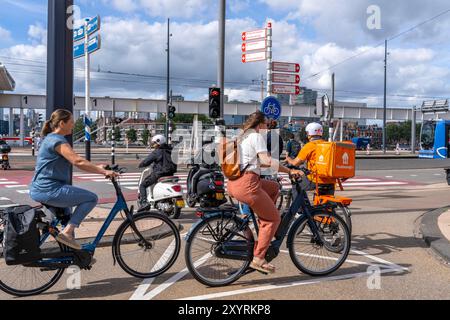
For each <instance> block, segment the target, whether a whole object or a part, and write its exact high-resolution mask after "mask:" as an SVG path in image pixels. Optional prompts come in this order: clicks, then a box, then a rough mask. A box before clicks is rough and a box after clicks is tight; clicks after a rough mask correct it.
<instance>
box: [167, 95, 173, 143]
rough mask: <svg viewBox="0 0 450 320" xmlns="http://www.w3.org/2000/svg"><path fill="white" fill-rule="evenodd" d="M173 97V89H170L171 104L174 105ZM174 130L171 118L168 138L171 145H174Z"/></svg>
mask: <svg viewBox="0 0 450 320" xmlns="http://www.w3.org/2000/svg"><path fill="white" fill-rule="evenodd" d="M172 100H173V98H172V90H170V105H172V103H173V101H172ZM172 131H173V128H172V120H170V119H169V134H168V136H169V137H168V139H167V143H168V144H169V146H171V145H172Z"/></svg>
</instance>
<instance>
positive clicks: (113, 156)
mask: <svg viewBox="0 0 450 320" xmlns="http://www.w3.org/2000/svg"><path fill="white" fill-rule="evenodd" d="M112 120H113V121H112V133H111V140H112V141H111V164H112V165H115V164H116V150H115V149H116V101H115V100H113V113H112Z"/></svg>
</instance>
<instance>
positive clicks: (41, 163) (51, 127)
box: [30, 110, 117, 250]
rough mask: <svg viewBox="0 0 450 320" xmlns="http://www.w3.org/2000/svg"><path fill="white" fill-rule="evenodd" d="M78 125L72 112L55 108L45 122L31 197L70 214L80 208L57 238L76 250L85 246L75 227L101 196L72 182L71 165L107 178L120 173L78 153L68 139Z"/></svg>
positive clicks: (78, 225)
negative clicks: (90, 160) (77, 237)
mask: <svg viewBox="0 0 450 320" xmlns="http://www.w3.org/2000/svg"><path fill="white" fill-rule="evenodd" d="M74 126H75V123H74V119H73V116H72V113H71V112H69V111H67V110H57V111H55V112H54V113H53V114H52V116H51V118H50V120H49V121H47V122H45V124H44V127H43V130H42V134H41V135H42V137H43V141H42V143H41V147H40V150H39V155H38V159H37V162H36V172H35V175H34V178H33V182H32V183H31V187H30V196H31V199H33V200H34V201H36V202H39V203H42V204H43V205H47V206H51V207H55V208H63V209H66V215H71V209H70V208H73V207H76V209H75V211H74V212H73V214H72V215H71V217H70V221H69V223H68V225H67V226H66V227H65V229H64V230H63V231H62V232H61V233H60V234H59V235H58V236H57V238H56V240H57V241H58V242H60V243H62V244H64V245H66V246H68V247H70V248H72V249H75V250H81V246H80V245H79V244H78V243H77V242H76V241H75V229H77V228H79V227H80V224H81V222H82V221H83V220H84V219H85V218H86V217H87V215H88V214H89V213H90V212H91V211H92V209H94V208H95V206H96V205H97V201H98V197H97V195H96V194H94V193H92V192H89V191H87V190H83V189H80V188H76V187H74V186H72V185H70V182H71V180H72V179H71V172H72V171H71V165H74V166H76V167H77V168H79V169H81V170H83V171H86V172H89V173H94V174H102V175H104V176H105V177H116V176H117V174H116V173H115V172H113V171H107V170H105V169H104V168H103V166H96V165H94V164H92V163H91V162H89V161H87V160H85V159H83V158H81V157H80V156H79V155H78V154H76V153H75V151H74V150H73V149H72V147H71V146H70V144H69V142H68V141H67V140H66V138H65V137H66V136H69V135H72V132H73V128H74Z"/></svg>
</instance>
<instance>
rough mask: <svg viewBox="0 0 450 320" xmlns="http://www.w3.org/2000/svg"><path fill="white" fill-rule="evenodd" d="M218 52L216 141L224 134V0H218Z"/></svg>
mask: <svg viewBox="0 0 450 320" xmlns="http://www.w3.org/2000/svg"><path fill="white" fill-rule="evenodd" d="M218 21H219V37H218V38H219V46H218V49H219V52H218V57H219V59H218V62H217V85H218V87H219V88H220V117H219V119H218V120H216V125H215V128H214V129H215V132H216V142H217V143H219V140H220V137H221V136H222V134H224V131H225V127H224V126H223V125H224V114H225V104H224V101H225V99H224V95H225V23H226V0H219V18H218Z"/></svg>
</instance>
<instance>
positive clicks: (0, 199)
mask: <svg viewBox="0 0 450 320" xmlns="http://www.w3.org/2000/svg"><path fill="white" fill-rule="evenodd" d="M0 201H11V200H9V199H8V198H2V197H0Z"/></svg>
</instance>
